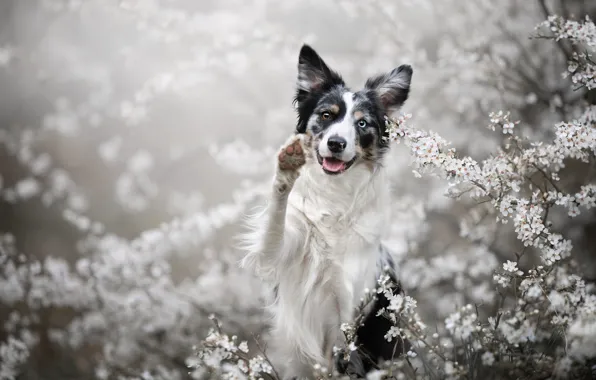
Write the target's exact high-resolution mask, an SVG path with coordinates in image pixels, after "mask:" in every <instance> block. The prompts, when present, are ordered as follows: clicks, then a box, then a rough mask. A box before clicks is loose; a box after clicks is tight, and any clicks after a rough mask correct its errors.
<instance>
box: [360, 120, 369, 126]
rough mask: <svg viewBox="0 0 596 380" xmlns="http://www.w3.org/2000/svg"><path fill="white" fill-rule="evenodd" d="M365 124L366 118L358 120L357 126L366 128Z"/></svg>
mask: <svg viewBox="0 0 596 380" xmlns="http://www.w3.org/2000/svg"><path fill="white" fill-rule="evenodd" d="M367 125H368V123H367V122H366V120H359V121H358V126H359V127H360V128H366V126H367Z"/></svg>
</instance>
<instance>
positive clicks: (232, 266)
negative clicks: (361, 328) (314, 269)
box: [0, 0, 596, 380]
mask: <svg viewBox="0 0 596 380" xmlns="http://www.w3.org/2000/svg"><path fill="white" fill-rule="evenodd" d="M13 3H14V4H9V3H7V4H9V5H0V20H1V21H2V22H0V24H1V25H10V27H7V28H6V29H4V27H2V28H0V83H1V84H2V85H1V86H0V87H2V88H7V89H9V91H7V92H10V96H8V100H6V99H5V98H4V97H3V98H0V101H1V102H2V103H1V104H0V106H1V107H0V112H2V113H1V114H0V116H2V129H0V148H1V151H0V154H1V155H2V159H1V160H0V169H1V170H2V174H1V175H0V215H2V218H0V226H1V228H0V320H1V321H2V323H1V325H0V379H13V378H22V379H29V378H97V379H143V380H149V379H152V380H153V379H155V380H158V379H159V380H166V379H167V380H172V379H173V380H176V379H186V378H194V379H219V378H234V379H245V378H249V379H253V378H254V379H257V378H261V377H262V378H277V377H279V376H278V375H277V373H276V369H275V368H273V367H272V366H271V365H270V363H269V360H268V354H267V347H266V345H265V343H264V342H265V340H264V339H263V335H264V332H265V331H266V328H267V318H266V315H264V311H263V308H262V306H263V304H264V301H263V299H264V298H265V299H266V298H268V296H269V294H268V289H263V288H262V287H261V285H260V283H259V282H258V281H256V280H255V279H254V278H253V277H252V276H250V274H248V273H245V272H243V271H241V270H240V269H239V268H238V265H237V263H238V259H239V258H240V253H239V252H237V251H235V249H234V248H233V244H232V241H231V240H232V239H230V236H233V235H234V234H235V232H236V225H237V223H238V222H239V221H241V219H242V216H243V215H244V214H245V213H246V212H247V210H248V209H249V208H250V206H251V205H252V204H253V202H254V201H255V200H256V199H258V198H259V197H261V196H262V195H263V194H265V193H266V192H267V191H268V186H269V183H270V177H269V174H270V173H269V172H268V170H269V169H270V165H269V164H268V162H270V160H271V157H273V156H272V154H273V152H275V149H274V147H275V146H276V145H277V143H278V142H279V140H281V139H285V138H286V136H285V134H287V133H288V131H290V130H292V128H291V126H292V125H293V122H294V116H293V114H292V112H293V110H292V109H290V108H289V107H287V103H288V101H287V99H291V91H292V88H291V85H290V82H287V83H286V84H283V86H281V85H280V86H279V87H280V88H282V87H283V89H284V90H281V89H280V88H277V89H276V86H275V85H276V84H277V83H284V82H283V81H284V80H287V78H291V76H292V75H295V72H294V71H293V69H294V68H295V64H296V62H295V60H296V53H297V49H296V47H297V46H299V44H300V43H302V42H303V41H306V42H311V43H312V42H313V39H316V38H319V39H320V41H319V42H320V43H321V44H322V45H326V46H327V48H328V49H329V62H330V63H333V64H334V67H337V68H338V70H339V71H341V72H342V73H345V75H346V77H350V78H356V79H358V78H360V79H363V78H365V77H367V76H369V75H371V74H374V73H375V72H376V71H383V70H386V69H387V65H391V64H394V63H395V62H394V61H395V59H396V51H397V52H399V55H400V59H401V58H403V60H404V61H407V62H408V63H411V64H412V65H413V66H414V67H415V69H416V70H417V72H418V73H419V74H418V76H417V77H416V78H417V79H415V81H416V82H415V83H414V84H413V93H412V97H411V99H410V100H409V101H408V102H409V103H408V108H411V110H409V111H411V113H412V114H414V115H416V122H417V123H418V124H419V125H422V126H424V127H425V128H426V127H432V129H433V131H424V130H420V129H416V128H413V127H412V126H411V125H409V124H410V123H409V119H410V114H404V115H402V116H400V117H399V118H398V119H396V120H387V127H388V128H389V131H390V138H391V139H392V140H393V141H394V143H395V144H399V145H397V146H396V147H395V149H393V151H392V152H391V155H390V159H391V160H393V162H392V163H395V165H388V170H389V171H390V174H392V176H391V177H392V179H393V180H394V182H395V184H394V185H395V188H396V189H397V190H396V194H395V197H394V202H393V203H392V204H391V205H390V206H391V207H392V208H393V209H394V210H393V211H395V212H394V214H395V219H394V220H393V222H392V225H391V235H390V236H388V238H387V242H386V243H387V245H388V246H389V247H390V248H391V250H392V251H393V252H394V253H395V261H396V263H397V267H398V271H399V277H400V280H401V281H402V286H403V288H404V291H405V293H403V294H402V293H400V294H394V293H393V290H392V289H390V288H388V287H387V286H386V278H384V277H381V278H380V279H379V281H378V284H377V287H376V288H375V289H370V290H369V292H368V295H369V296H368V297H367V298H366V299H364V300H363V301H362V302H363V305H364V304H366V303H367V302H370V300H371V299H372V297H373V296H374V295H375V294H379V293H384V294H385V296H387V297H388V298H389V299H390V300H391V302H390V306H389V307H388V308H387V309H386V310H383V311H382V312H381V313H380V315H379V316H378V317H379V318H388V319H389V320H390V321H391V322H392V324H393V326H392V328H391V329H390V330H389V331H387V334H386V339H387V340H388V341H391V342H393V341H398V339H397V338H398V337H400V338H406V339H407V340H408V341H409V343H410V344H409V345H408V346H405V349H404V350H405V352H403V353H401V354H402V355H401V356H399V357H397V358H396V359H395V360H394V361H392V362H390V363H386V364H385V365H383V366H381V367H380V368H379V369H378V370H377V371H375V372H373V373H371V374H370V377H371V378H373V379H375V378H384V377H390V378H429V379H435V378H441V379H442V378H480V377H486V378H491V377H492V378H505V379H508V378H548V377H549V376H551V374H553V373H554V374H556V375H560V377H563V378H564V377H569V378H582V377H583V378H590V376H591V375H592V374H591V371H593V369H594V367H593V366H594V365H596V362H595V359H594V352H596V347H595V343H594V342H596V336H595V335H596V333H595V331H596V321H595V316H594V315H595V300H594V289H593V287H594V285H593V281H591V280H590V270H593V267H594V262H593V261H590V256H589V255H590V254H592V252H593V249H592V248H591V247H593V241H590V240H589V237H590V233H589V226H590V225H591V223H593V220H594V209H593V208H594V206H595V202H596V194H595V192H596V185H595V184H596V182H594V181H595V178H594V173H595V171H594V167H593V166H592V165H594V162H595V146H596V144H595V134H594V133H595V132H594V131H595V128H594V123H595V122H596V108H595V107H594V103H595V102H594V100H593V96H594V95H593V94H594V87H595V78H594V73H595V68H596V65H595V64H594V58H593V51H594V44H595V39H594V34H595V33H594V23H593V22H592V21H591V20H590V19H587V18H586V19H584V18H583V14H588V13H590V11H593V10H594V9H593V6H592V8H590V4H588V3H589V2H581V1H577V2H576V1H572V0H569V1H568V0H565V1H561V2H558V3H557V2H554V3H556V4H558V6H559V8H560V9H561V14H563V15H564V17H560V16H552V13H554V10H549V9H547V7H546V5H545V2H544V1H535V2H534V1H526V2H518V1H504V2H495V1H492V0H478V1H474V2H461V1H460V0H445V1H441V2H436V1H425V0H419V1H416V2H408V1H403V2H400V4H399V6H396V5H395V4H393V3H392V2H374V6H372V5H371V4H370V2H355V1H352V0H333V1H316V2H315V1H306V2H279V1H277V0H257V1H245V2H238V1H236V0H222V1H220V2H217V4H216V5H215V3H214V4H212V5H213V7H212V8H209V7H208V6H207V5H206V4H207V3H209V2H204V3H205V4H203V2H199V3H198V2H195V1H191V0H188V1H186V0H170V1H135V0H123V1H117V2H110V1H105V0H86V1H79V0H32V1H31V2H13ZM584 3H585V4H584ZM31 4H33V5H35V6H33V5H31ZM203 7H205V8H203ZM27 12H30V13H31V15H32V16H31V17H29V18H28V19H24V20H19V19H18V17H17V16H19V15H21V16H22V14H25V13H27ZM329 14H334V15H335V14H339V15H341V16H342V17H337V19H338V20H339V19H342V20H343V21H345V23H342V24H341V25H339V24H337V25H336V24H333V28H329V29H328V30H326V31H325V33H321V31H319V32H313V28H312V25H311V23H296V22H295V20H299V19H300V17H308V18H309V19H310V18H314V19H316V18H317V17H326V15H329ZM572 14H581V15H582V18H578V19H577V20H579V21H573V20H574V19H572V18H571V16H570V15H572ZM6 15H9V16H6ZM272 15H273V16H275V17H269V16H272ZM299 15H301V16H299ZM402 15H405V16H402ZM446 15H452V16H454V17H446ZM10 16H15V18H16V19H17V21H11V20H8V19H9V18H10ZM410 16H411V17H410ZM545 18H546V21H545V22H542V23H541V24H540V25H539V27H538V29H537V31H536V33H534V35H533V38H530V39H527V38H524V37H525V36H526V35H527V33H528V30H526V28H527V26H528V25H535V24H536V23H538V22H540V20H543V19H545ZM41 20H48V23H50V24H51V25H52V27H51V28H47V30H46V29H44V28H43V27H40V24H41ZM65 20H66V21H65ZM5 21H6V22H5ZM8 21H10V22H8ZM19 21H22V22H19ZM104 21H105V25H108V28H109V29H110V30H113V31H114V33H115V34H118V44H117V49H116V48H115V47H114V44H113V43H111V42H110V43H109V44H107V45H106V41H108V42H109V41H112V39H109V38H108V39H106V37H105V35H104V33H103V32H104V29H105V28H106V26H104V24H102V22H104ZM290 21H291V22H290ZM327 21H328V19H327V18H324V19H323V22H321V25H323V24H325V25H327ZM68 22H70V23H71V24H72V25H74V27H73V26H72V25H71V26H70V27H68V26H69V24H68ZM363 23H364V24H366V28H363ZM298 24H299V25H298ZM96 29H98V30H100V33H99V35H96V33H97V30H96ZM363 29H366V30H367V32H366V33H358V34H357V35H356V34H354V33H353V32H354V31H355V30H358V31H361V30H363ZM5 30H7V31H8V32H5ZM23 30H27V33H22V32H23ZM472 30H473V31H481V32H478V33H472V35H471V33H470V31H472ZM447 31H448V33H447ZM13 32H14V35H12V33H13ZM19 33H21V34H22V35H21V34H19ZM346 35H349V36H351V37H350V38H352V39H350V40H349V41H350V44H349V45H342V44H340V43H339V42H338V41H343V40H345V36H346ZM381 35H382V36H383V37H382V38H379V36H381ZM15 36H16V37H20V38H21V40H18V38H17V40H16V41H11V38H12V37H15ZM16 37H15V38H16ZM35 37H38V39H37V40H36V39H35ZM325 38H327V40H325ZM545 39H547V40H548V41H545ZM315 42H316V41H315ZM87 45H89V47H88V46H87ZM325 56H326V57H327V56H328V55H327V53H325ZM164 57H166V58H164ZM560 72H564V75H563V76H560V75H558V74H559V73H560ZM552 73H557V75H553V74H552ZM15 78H17V79H18V80H15ZM265 83H266V84H267V85H266V86H264V84H265ZM228 87H229V88H231V89H233V90H229V88H228ZM264 87H266V88H267V91H264V90H263V88H264ZM31 89H34V91H32V90H31ZM268 92H270V94H269V93H268ZM32 93H34V94H32ZM38 93H39V94H38ZM222 93H224V96H222ZM36 94H38V95H39V96H37V95H36ZM197 94H200V95H201V96H198V95H197ZM2 95H5V92H4V91H3V92H2ZM166 95H167V96H166ZM13 96H14V102H13V101H12V100H13V99H12V97H13ZM168 96H169V97H168ZM13 103H15V104H16V106H15V104H13ZM170 103H172V104H175V106H171V105H170ZM221 105H224V106H225V107H224V108H218V107H219V106H221ZM201 106H202V107H203V108H200V109H198V108H197V107H201ZM22 107H24V108H26V111H27V112H22V110H21V108H22ZM5 109H7V110H9V111H10V112H5ZM211 109H213V111H212V113H209V112H207V111H209V110H211ZM498 109H504V110H510V111H509V112H504V111H498V112H493V113H491V112H490V111H491V110H498ZM187 110H191V111H193V112H191V114H192V115H191V116H189V117H188V116H187V115H185V114H184V113H185V111H187ZM173 115H175V118H174V117H173ZM487 116H488V128H478V125H479V124H485V123H487V122H486V119H487ZM518 120H520V121H518ZM37 121H38V122H37ZM181 125H185V126H186V129H183V128H182V127H180V126H181ZM197 125H199V127H200V128H197ZM284 125H285V126H289V127H287V128H286V127H283V128H282V127H281V126H284ZM158 126H159V127H161V129H160V128H159V127H158ZM224 126H225V128H224ZM220 127H221V128H220ZM197 131H198V132H197ZM222 136H223V137H222ZM231 136H232V137H231ZM165 140H167V141H168V144H164V141H165ZM448 140H449V141H451V142H452V144H449V143H448ZM255 141H258V144H259V147H258V149H256V148H254V147H253V144H255ZM263 145H271V146H268V147H265V148H264V149H262V146H263ZM197 151H199V152H197ZM408 161H409V162H411V166H408V165H406V164H405V163H406V162H408ZM197 162H198V163H200V165H204V166H205V167H202V166H200V165H199V164H197ZM214 166H215V167H217V168H218V169H222V170H221V171H220V170H214V169H213V167H214ZM199 168H202V170H199ZM411 170H413V172H414V173H413V174H414V175H411V173H410V171H411ZM214 172H217V174H218V176H217V177H216V180H213V175H214ZM176 174H177V175H176ZM405 179H407V180H405ZM193 180H194V181H193ZM187 187H190V188H191V189H192V190H185V188H187ZM197 188H199V189H200V192H199V191H196V190H195V189H197ZM444 195H447V196H444ZM210 198H212V199H211V203H210ZM213 199H214V200H213ZM164 214H165V215H166V217H164ZM5 216H6V217H5ZM164 220H165V221H164ZM23 225H24V226H23ZM586 239H588V240H586ZM591 244H592V245H591ZM592 255H593V254H592ZM592 277H593V276H592ZM359 320H360V319H359V317H356V319H355V320H354V321H345V323H344V324H343V326H342V330H343V331H344V333H345V334H346V338H347V342H348V343H347V345H346V347H337V348H336V354H337V355H344V358H345V357H346V355H347V354H349V353H350V352H351V351H353V350H355V349H356V346H355V344H356V343H355V340H354V338H355V337H354V332H355V331H356V329H355V327H356V326H357V324H358V323H359ZM201 337H206V338H205V339H201ZM332 372H333V371H332V369H331V368H324V367H321V366H317V367H315V368H313V373H314V374H315V375H316V376H317V377H320V378H337V377H339V375H338V374H335V373H332Z"/></svg>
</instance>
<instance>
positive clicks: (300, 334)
mask: <svg viewBox="0 0 596 380" xmlns="http://www.w3.org/2000/svg"><path fill="white" fill-rule="evenodd" d="M303 138H304V136H303V135H296V136H293V137H292V138H291V139H290V141H289V143H291V142H292V141H294V140H295V139H303ZM289 143H288V144H286V145H285V146H287V145H289ZM303 146H304V145H303ZM306 149H308V148H307V147H305V150H306ZM385 175H386V174H385V171H384V169H383V167H382V166H381V165H379V166H378V167H377V168H376V169H375V170H374V171H371V170H370V168H369V167H366V165H354V166H353V167H352V168H350V169H348V170H347V171H346V172H344V173H342V174H341V175H336V176H330V175H327V174H325V173H324V172H323V170H322V169H321V166H320V165H319V164H318V162H317V161H316V159H314V158H312V155H307V157H306V163H305V165H304V166H303V167H302V168H300V169H299V172H296V171H282V170H280V169H279V168H278V169H277V170H276V173H275V176H274V181H273V184H272V185H273V186H272V191H271V195H270V197H269V199H268V204H267V205H266V207H265V208H264V209H263V210H262V211H261V212H260V213H258V214H257V215H255V216H254V217H252V218H251V219H250V226H251V227H252V229H251V232H250V233H248V234H247V235H246V236H245V239H244V242H245V244H244V249H246V251H247V255H246V256H245V258H244V260H243V262H242V264H243V265H244V266H245V267H250V268H253V270H255V271H256V273H258V274H259V275H260V276H262V277H263V278H265V279H266V280H268V281H270V282H271V284H272V285H273V286H277V287H278V288H277V299H276V300H275V302H274V303H273V305H272V308H273V312H274V320H273V329H272V331H271V342H270V344H269V346H268V354H269V355H271V357H272V360H273V361H274V365H275V366H276V369H277V370H278V371H281V373H283V375H282V376H283V378H284V379H289V378H293V377H298V378H309V377H310V376H311V374H312V365H313V364H315V363H319V364H321V365H323V366H327V368H332V365H333V361H332V360H333V346H334V345H337V344H338V343H341V341H342V339H343V335H342V333H341V331H340V325H341V323H343V322H347V321H350V320H351V318H352V317H353V313H354V310H355V307H356V306H357V305H358V303H359V302H360V299H361V297H363V295H364V294H363V290H364V289H365V288H366V287H369V288H372V287H374V279H375V275H376V273H377V268H378V265H377V262H378V261H379V260H380V259H381V258H380V257H379V256H380V252H379V244H380V241H381V236H382V235H383V234H384V229H385V226H387V225H388V215H387V210H388V207H387V204H388V201H389V186H388V181H387V180H386V177H385Z"/></svg>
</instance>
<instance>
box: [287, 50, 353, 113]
mask: <svg viewBox="0 0 596 380" xmlns="http://www.w3.org/2000/svg"><path fill="white" fill-rule="evenodd" d="M337 84H344V81H343V79H342V78H341V76H340V75H339V74H338V73H336V72H334V71H332V70H331V69H330V68H329V66H327V64H326V63H325V61H323V59H322V58H321V57H320V56H319V55H318V54H317V52H316V51H315V50H314V49H313V48H311V47H310V46H309V45H306V44H305V45H302V48H301V49H300V54H299V56H298V83H297V87H298V88H297V90H298V91H297V94H296V101H297V102H298V103H300V102H301V101H302V100H304V98H305V97H307V96H308V94H310V93H314V92H318V91H323V90H326V89H328V88H329V87H331V86H333V85H337Z"/></svg>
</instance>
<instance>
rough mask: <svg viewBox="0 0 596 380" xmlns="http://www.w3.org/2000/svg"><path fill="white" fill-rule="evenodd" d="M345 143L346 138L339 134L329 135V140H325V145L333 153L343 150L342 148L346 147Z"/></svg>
mask: <svg viewBox="0 0 596 380" xmlns="http://www.w3.org/2000/svg"><path fill="white" fill-rule="evenodd" d="M347 143H348V142H347V141H346V139H344V138H343V137H340V136H331V137H329V140H327V146H328V147H329V150H330V151H332V152H333V153H341V152H343V151H344V149H346V144H347Z"/></svg>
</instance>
